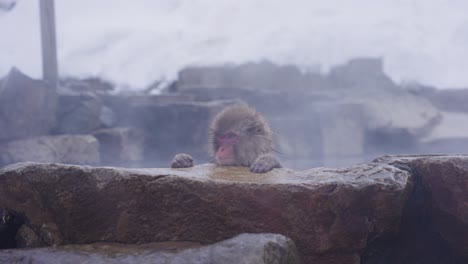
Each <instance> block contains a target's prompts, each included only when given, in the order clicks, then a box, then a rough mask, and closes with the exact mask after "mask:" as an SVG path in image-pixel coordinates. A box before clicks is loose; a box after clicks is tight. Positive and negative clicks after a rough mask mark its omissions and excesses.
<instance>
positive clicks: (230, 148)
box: [215, 131, 239, 165]
mask: <svg viewBox="0 0 468 264" xmlns="http://www.w3.org/2000/svg"><path fill="white" fill-rule="evenodd" d="M216 141H217V143H218V144H217V145H218V146H219V147H218V149H217V150H216V153H215V159H216V163H217V164H219V165H236V163H237V161H236V159H235V153H234V145H235V144H236V143H237V142H239V135H237V134H236V133H234V132H232V131H227V132H225V133H222V134H218V135H216Z"/></svg>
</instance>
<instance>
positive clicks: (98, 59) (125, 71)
mask: <svg viewBox="0 0 468 264" xmlns="http://www.w3.org/2000/svg"><path fill="white" fill-rule="evenodd" d="M1 1H3V2H5V1H8V0H1ZM38 2H39V1H38V0H19V1H17V5H16V7H15V8H14V9H13V10H12V11H10V12H4V11H1V10H0V76H3V75H5V74H6V73H7V72H8V71H9V69H10V68H11V67H12V66H16V67H18V68H19V69H20V70H22V71H23V72H25V73H27V74H28V75H31V76H33V77H36V78H39V77H40V76H41V66H40V65H41V60H40V40H39V10H38ZM55 3H56V23H57V34H58V35H57V38H58V39H57V42H58V55H59V67H60V74H61V75H62V76H63V77H70V76H72V77H90V76H98V77H101V78H104V79H107V80H110V81H113V82H115V83H116V84H118V85H119V86H120V87H131V88H132V89H141V88H144V87H146V86H147V85H149V84H150V83H152V82H154V81H155V80H158V79H159V80H160V79H165V80H171V79H174V78H176V77H177V72H178V71H179V70H180V69H181V68H183V67H184V66H187V65H210V64H223V63H243V62H248V61H260V60H264V59H267V60H270V61H272V62H275V63H278V64H296V65H299V66H300V67H301V68H302V69H303V70H304V71H308V70H312V71H322V72H326V71H327V70H328V69H329V68H330V67H331V66H333V65H337V64H342V63H344V62H346V61H347V60H349V59H351V58H355V57H382V58H384V68H385V71H386V73H387V74H388V75H389V76H390V77H391V78H392V79H393V80H395V81H396V82H414V81H417V82H420V83H423V84H428V85H433V86H437V87H439V88H447V87H450V88H456V87H468V74H467V69H468V15H467V10H468V1H465V0H458V1H457V0H450V1H445V0H444V1H443V0H411V1H410V0H386V1H385V0H382V1H373V0H349V1H346V0H341V1H340V0H315V1H310V0H291V1H284V0H157V1H154V0H132V1H129V0H98V1H94V0H58V1H55Z"/></svg>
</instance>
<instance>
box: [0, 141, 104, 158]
mask: <svg viewBox="0 0 468 264" xmlns="http://www.w3.org/2000/svg"><path fill="white" fill-rule="evenodd" d="M23 161H36V162H59V163H70V164H90V165H93V164H94V165H96V164H99V143H98V141H97V140H96V138H95V137H93V136H90V135H61V136H42V137H37V138H29V139H22V140H15V141H10V142H8V143H4V144H2V145H0V164H11V163H15V162H23Z"/></svg>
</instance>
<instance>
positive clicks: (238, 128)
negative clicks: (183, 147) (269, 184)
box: [171, 105, 281, 173]
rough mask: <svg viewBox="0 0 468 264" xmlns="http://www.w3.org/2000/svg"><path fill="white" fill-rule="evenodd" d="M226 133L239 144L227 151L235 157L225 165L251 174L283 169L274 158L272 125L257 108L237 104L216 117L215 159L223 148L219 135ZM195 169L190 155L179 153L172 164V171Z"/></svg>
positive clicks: (211, 139) (212, 141) (213, 126)
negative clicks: (240, 168) (232, 136)
mask: <svg viewBox="0 0 468 264" xmlns="http://www.w3.org/2000/svg"><path fill="white" fill-rule="evenodd" d="M226 132H234V133H235V134H236V135H237V136H238V138H237V142H236V143H235V144H232V147H231V149H230V151H226V152H227V153H230V156H232V158H233V160H232V162H230V163H224V164H228V165H232V166H245V167H250V170H251V171H252V172H257V173H264V172H268V171H270V170H272V169H273V168H280V167H281V165H280V163H279V162H278V160H276V158H274V157H273V155H271V153H272V152H273V133H272V132H271V129H270V126H269V125H268V123H267V122H266V120H265V118H263V116H262V115H261V114H260V113H258V112H257V111H255V109H253V108H250V107H248V106H246V105H234V106H229V107H227V108H225V109H224V110H223V111H221V112H220V113H218V114H217V115H216V116H215V118H214V120H213V122H212V123H211V126H210V134H209V144H210V152H211V154H212V155H213V156H216V153H217V151H218V149H220V143H219V142H218V139H217V135H222V134H226ZM215 158H216V157H215ZM230 161H231V160H230ZM216 163H217V161H216ZM220 165H221V164H220ZM192 166H193V159H192V157H191V156H190V155H188V154H177V155H176V156H175V157H174V160H173V161H172V164H171V167H172V168H187V167H192Z"/></svg>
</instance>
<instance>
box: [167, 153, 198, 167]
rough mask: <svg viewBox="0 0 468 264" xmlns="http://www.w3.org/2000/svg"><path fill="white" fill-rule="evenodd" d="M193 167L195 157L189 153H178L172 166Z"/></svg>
mask: <svg viewBox="0 0 468 264" xmlns="http://www.w3.org/2000/svg"><path fill="white" fill-rule="evenodd" d="M189 167H193V158H192V156H190V155H188V154H183V153H180V154H177V155H175V157H174V159H173V160H172V163H171V168H189Z"/></svg>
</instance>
